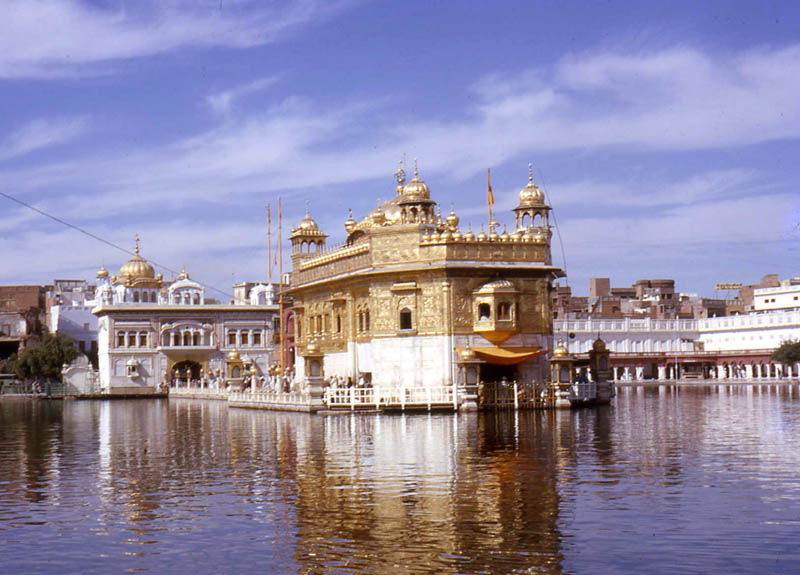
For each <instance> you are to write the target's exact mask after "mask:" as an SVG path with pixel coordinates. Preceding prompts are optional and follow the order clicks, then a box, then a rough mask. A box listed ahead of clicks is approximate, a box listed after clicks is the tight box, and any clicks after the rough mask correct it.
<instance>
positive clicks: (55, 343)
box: [16, 333, 78, 380]
mask: <svg viewBox="0 0 800 575" xmlns="http://www.w3.org/2000/svg"><path fill="white" fill-rule="evenodd" d="M76 357H78V350H77V348H76V347H75V340H74V339H72V338H71V337H70V336H68V335H65V334H62V333H57V334H55V335H49V334H48V335H45V336H44V338H43V339H42V341H41V343H38V344H34V345H32V346H30V347H27V348H25V350H24V351H23V352H22V353H20V354H19V357H18V358H17V370H16V371H17V377H20V378H26V377H48V378H55V379H59V380H60V379H61V367H62V366H63V365H64V364H65V363H70V362H71V361H72V360H73V359H75V358H76Z"/></svg>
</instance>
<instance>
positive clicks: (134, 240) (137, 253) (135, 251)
mask: <svg viewBox="0 0 800 575" xmlns="http://www.w3.org/2000/svg"><path fill="white" fill-rule="evenodd" d="M133 243H134V248H133V251H134V253H135V254H136V255H137V256H138V255H139V234H136V236H135V237H134V238H133Z"/></svg>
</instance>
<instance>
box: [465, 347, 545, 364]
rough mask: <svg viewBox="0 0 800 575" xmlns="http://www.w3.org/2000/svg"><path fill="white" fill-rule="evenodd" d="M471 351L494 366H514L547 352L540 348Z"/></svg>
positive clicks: (495, 348)
mask: <svg viewBox="0 0 800 575" xmlns="http://www.w3.org/2000/svg"><path fill="white" fill-rule="evenodd" d="M461 349H463V348H459V349H458V351H459V352H460V351H461ZM472 351H474V352H475V354H476V355H477V356H478V357H479V358H480V359H482V360H483V361H485V362H487V363H491V364H494V365H515V364H517V363H522V362H523V361H527V360H529V359H531V358H533V357H537V356H540V355H544V354H546V353H547V352H548V350H546V349H542V348H540V347H473V348H472Z"/></svg>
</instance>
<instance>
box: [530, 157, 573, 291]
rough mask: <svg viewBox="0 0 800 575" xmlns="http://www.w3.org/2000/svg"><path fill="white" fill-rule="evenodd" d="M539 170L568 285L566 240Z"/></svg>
mask: <svg viewBox="0 0 800 575" xmlns="http://www.w3.org/2000/svg"><path fill="white" fill-rule="evenodd" d="M537 171H538V172H539V176H540V177H541V180H540V181H541V182H542V186H541V187H542V190H543V191H544V193H545V199H546V200H547V203H548V204H549V205H550V208H551V210H550V213H551V214H552V216H553V226H554V227H555V228H556V235H557V236H558V245H559V246H560V247H561V259H562V260H563V262H564V274H565V277H564V281H565V282H566V284H567V286H569V273H567V253H566V251H565V250H564V240H562V239H561V229H560V228H559V227H558V219H557V218H556V211H555V209H553V203H552V202H551V201H550V194H549V193H548V191H547V186H545V184H544V175H543V174H542V170H541V169H539V168H537Z"/></svg>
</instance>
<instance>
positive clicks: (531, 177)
mask: <svg viewBox="0 0 800 575" xmlns="http://www.w3.org/2000/svg"><path fill="white" fill-rule="evenodd" d="M528 182H529V183H531V184H532V183H533V164H531V163H530V162H528Z"/></svg>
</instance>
